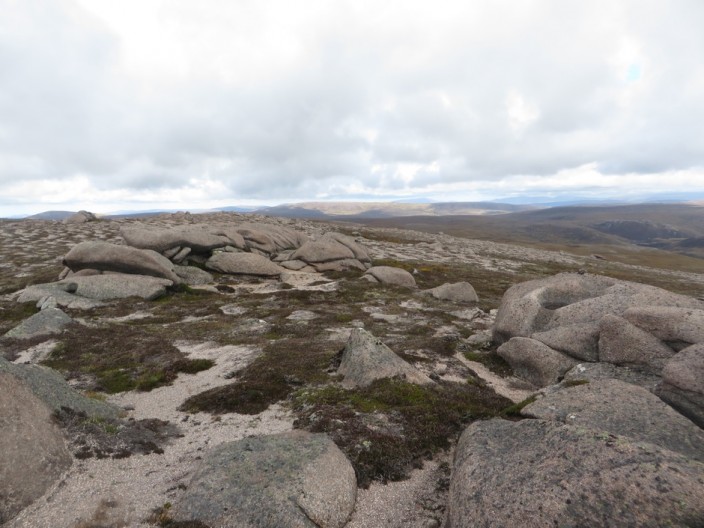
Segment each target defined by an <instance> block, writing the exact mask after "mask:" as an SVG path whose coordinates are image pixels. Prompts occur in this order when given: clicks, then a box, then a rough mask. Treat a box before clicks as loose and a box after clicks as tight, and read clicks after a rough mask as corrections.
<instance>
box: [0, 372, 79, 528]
mask: <svg viewBox="0 0 704 528" xmlns="http://www.w3.org/2000/svg"><path fill="white" fill-rule="evenodd" d="M0 387H2V390H0V453H2V456H0V524H2V523H5V522H7V521H9V520H10V519H11V518H12V517H14V516H15V515H17V514H18V513H19V512H20V511H21V510H22V509H23V508H25V507H26V506H28V505H29V504H31V503H32V502H33V501H35V500H36V499H38V498H39V497H41V496H42V495H43V494H44V492H45V491H46V490H47V489H48V488H49V487H50V486H51V485H52V484H53V483H54V481H56V479H58V478H59V476H61V474H62V473H63V472H64V470H65V469H67V468H68V467H69V466H70V465H71V455H70V454H69V452H68V450H67V448H66V445H65V444H64V439H63V435H62V433H61V430H60V429H59V428H58V427H57V426H56V424H54V423H53V422H52V420H51V412H50V411H49V409H48V408H47V406H46V405H44V404H43V403H42V402H41V401H40V400H39V399H38V398H37V397H36V396H34V395H33V394H32V392H31V391H30V390H29V388H28V387H27V386H26V385H25V384H24V383H22V382H21V381H20V380H18V379H17V378H15V377H14V376H11V375H10V374H8V373H5V372H0Z"/></svg>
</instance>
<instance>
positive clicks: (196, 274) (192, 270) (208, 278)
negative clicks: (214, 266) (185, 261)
mask: <svg viewBox="0 0 704 528" xmlns="http://www.w3.org/2000/svg"><path fill="white" fill-rule="evenodd" d="M174 271H175V272H176V275H178V276H179V277H181V279H182V280H183V282H185V283H186V284H188V285H189V286H202V285H203V284H210V283H211V282H213V276H212V275H211V274H210V273H208V272H207V271H205V270H202V269H200V268H196V267H195V266H174Z"/></svg>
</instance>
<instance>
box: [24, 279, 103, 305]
mask: <svg viewBox="0 0 704 528" xmlns="http://www.w3.org/2000/svg"><path fill="white" fill-rule="evenodd" d="M77 289H78V284H76V283H75V282H72V281H71V280H63V281H61V282H50V283H47V284H35V285H33V286H28V287H27V288H25V289H24V290H23V291H22V293H20V295H19V297H18V298H17V302H21V303H23V302H38V301H41V300H42V299H46V298H47V297H53V298H54V300H55V301H56V304H58V305H59V306H63V307H65V308H71V309H78V310H90V309H91V308H97V307H99V306H103V304H104V303H102V302H100V301H96V300H94V299H88V298H86V297H81V296H79V295H75V292H76V290H77Z"/></svg>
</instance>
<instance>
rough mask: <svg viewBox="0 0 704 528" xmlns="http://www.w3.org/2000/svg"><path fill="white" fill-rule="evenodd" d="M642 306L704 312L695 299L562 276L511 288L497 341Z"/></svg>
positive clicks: (498, 321)
mask: <svg viewBox="0 0 704 528" xmlns="http://www.w3.org/2000/svg"><path fill="white" fill-rule="evenodd" d="M637 306H673V307H682V308H699V309H702V308H704V303H703V302H702V301H699V300H697V299H694V298H692V297H687V296H685V295H677V294H675V293H671V292H668V291H666V290H663V289H661V288H656V287H654V286H648V285H645V284H638V283H634V282H627V281H619V280H617V279H612V278H609V277H602V276H599V275H588V274H585V275H580V274H576V273H560V274H558V275H555V276H553V277H549V278H546V279H538V280H534V281H528V282H524V283H521V284H516V285H515V286H512V287H511V288H509V289H508V291H507V292H506V293H505V294H504V297H503V299H502V301H501V306H500V308H499V312H498V313H497V316H496V325H495V328H494V340H495V341H496V342H497V343H503V342H505V341H507V340H509V339H510V338H511V337H527V336H530V335H533V334H534V333H536V332H543V331H546V330H551V329H553V328H558V327H560V326H567V325H574V324H582V323H598V322H599V321H600V320H601V318H602V317H603V316H604V315H606V314H614V315H623V314H624V312H626V310H628V309H629V308H632V307H637Z"/></svg>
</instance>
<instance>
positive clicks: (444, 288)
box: [423, 282, 479, 303]
mask: <svg viewBox="0 0 704 528" xmlns="http://www.w3.org/2000/svg"><path fill="white" fill-rule="evenodd" d="M423 293H425V294H429V295H432V296H433V297H435V298H436V299H440V300H443V301H452V302H460V303H473V302H478V301H479V297H477V292H475V291H474V288H473V287H472V285H471V284H470V283H468V282H456V283H454V284H449V283H446V284H443V285H441V286H438V287H437V288H432V289H430V290H425V291H423Z"/></svg>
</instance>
